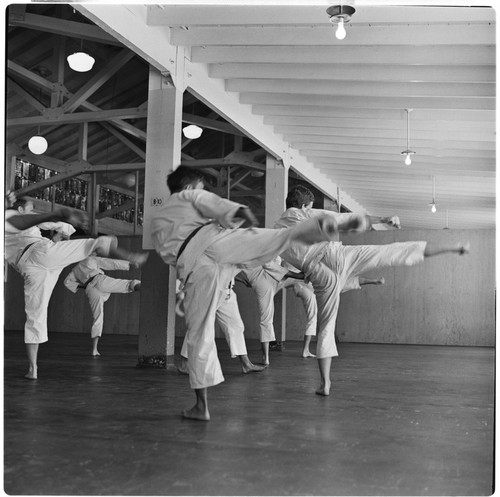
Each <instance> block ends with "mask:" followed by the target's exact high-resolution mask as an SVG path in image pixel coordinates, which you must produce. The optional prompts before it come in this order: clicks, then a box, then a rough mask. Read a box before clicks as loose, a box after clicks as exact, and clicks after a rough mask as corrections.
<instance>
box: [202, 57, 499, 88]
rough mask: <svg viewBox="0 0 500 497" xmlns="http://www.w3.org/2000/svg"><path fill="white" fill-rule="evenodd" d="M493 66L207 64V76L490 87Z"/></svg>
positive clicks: (341, 63)
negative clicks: (427, 83) (488, 85)
mask: <svg viewBox="0 0 500 497" xmlns="http://www.w3.org/2000/svg"><path fill="white" fill-rule="evenodd" d="M495 73H496V70H495V66H492V65H484V66H479V65H471V66H460V65H445V66H429V65H419V66H415V65H412V64H409V63H407V64H399V65H398V64H385V65H384V66H383V68H382V67H379V66H378V65H377V64H352V63H344V62H340V63H330V64H295V63H288V64H266V63H238V62H234V63H226V64H210V68H209V74H210V77H212V78H222V79H234V78H248V79H255V78H269V79H270V78H275V79H298V80H307V81H313V80H317V79H320V80H321V79H328V80H334V81H335V80H338V81H345V80H353V81H356V80H359V81H379V82H388V81H396V82H397V81H400V82H404V81H425V82H432V83H448V82H450V81H452V82H453V81H455V82H461V83H466V82H470V83H473V82H477V83H494V82H495Z"/></svg>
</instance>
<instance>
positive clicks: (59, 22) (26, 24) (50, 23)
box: [9, 13, 120, 45]
mask: <svg viewBox="0 0 500 497" xmlns="http://www.w3.org/2000/svg"><path fill="white" fill-rule="evenodd" d="M9 26H19V27H22V28H26V29H34V30H37V31H43V32H45V33H53V34H56V35H62V36H69V37H71V38H78V39H82V40H88V41H95V42H98V43H105V44H107V45H120V43H119V42H118V41H116V39H115V38H113V37H112V36H110V35H109V34H108V33H106V32H104V31H103V30H102V29H101V28H98V27H97V26H93V25H92V24H86V23H83V22H75V21H70V20H68V19H57V18H55V17H49V16H43V15H37V14H28V13H25V14H24V16H23V17H22V18H19V16H9Z"/></svg>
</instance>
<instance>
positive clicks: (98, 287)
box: [85, 274, 140, 338]
mask: <svg viewBox="0 0 500 497" xmlns="http://www.w3.org/2000/svg"><path fill="white" fill-rule="evenodd" d="M137 283H140V281H139V280H121V279H118V278H111V277H110V276H106V275H105V274H98V275H97V276H95V277H94V279H93V280H92V281H91V282H90V283H89V284H88V286H87V288H86V289H85V293H86V294H87V298H88V301H89V304H90V309H91V310H92V319H93V322H92V329H91V331H90V334H91V336H92V338H97V337H100V336H101V335H102V327H103V324H104V302H106V301H108V300H109V297H110V295H111V294H112V293H131V292H133V291H134V287H135V285H136V284H137Z"/></svg>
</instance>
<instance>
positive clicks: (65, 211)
mask: <svg viewBox="0 0 500 497" xmlns="http://www.w3.org/2000/svg"><path fill="white" fill-rule="evenodd" d="M57 210H58V211H59V212H58V213H59V215H60V216H61V219H62V221H64V222H66V223H68V224H71V225H72V226H74V227H75V228H80V229H83V230H85V229H87V228H88V227H89V216H88V214H87V213H86V212H83V211H80V210H76V209H71V208H69V207H63V206H58V207H57Z"/></svg>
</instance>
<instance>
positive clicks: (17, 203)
mask: <svg viewBox="0 0 500 497" xmlns="http://www.w3.org/2000/svg"><path fill="white" fill-rule="evenodd" d="M29 202H33V201H32V200H31V199H30V198H28V197H21V198H17V199H16V201H15V202H14V203H13V204H12V207H10V208H11V209H15V210H16V211H17V209H19V207H23V208H24V207H26V204H28V203H29Z"/></svg>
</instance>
